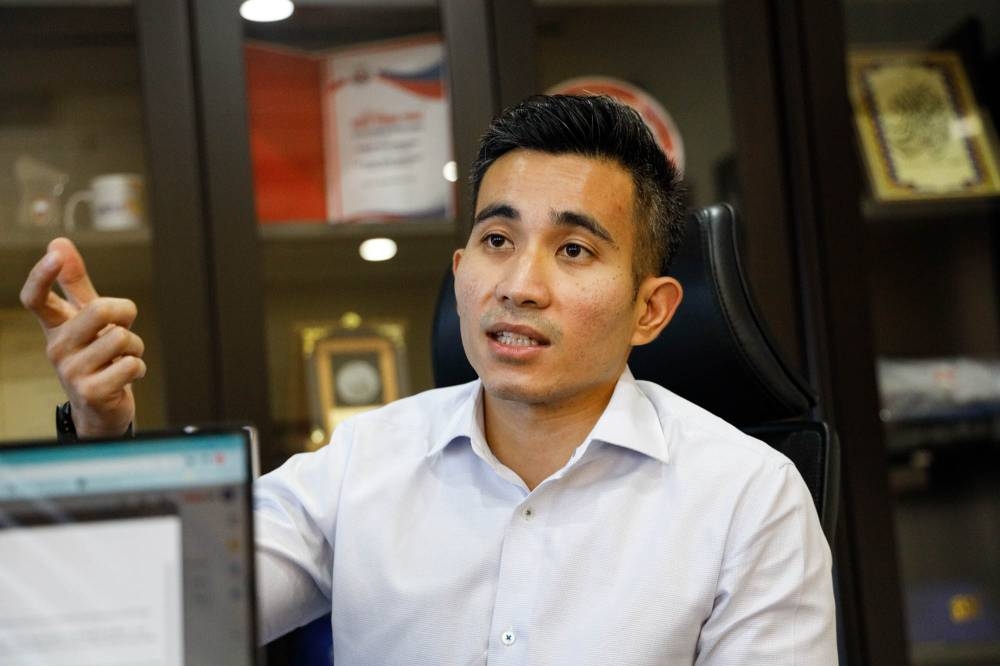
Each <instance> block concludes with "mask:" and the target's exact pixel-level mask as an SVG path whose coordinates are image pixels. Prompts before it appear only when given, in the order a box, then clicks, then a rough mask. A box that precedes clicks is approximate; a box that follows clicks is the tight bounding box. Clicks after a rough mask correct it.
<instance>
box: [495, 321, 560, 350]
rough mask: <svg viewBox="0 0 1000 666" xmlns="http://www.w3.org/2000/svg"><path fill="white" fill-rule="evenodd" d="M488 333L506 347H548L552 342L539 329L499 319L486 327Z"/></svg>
mask: <svg viewBox="0 0 1000 666" xmlns="http://www.w3.org/2000/svg"><path fill="white" fill-rule="evenodd" d="M486 335H488V336H489V337H490V338H491V339H492V340H495V341H496V342H497V343H499V344H501V345H503V346H505V347H521V348H526V347H547V346H548V345H549V344H550V342H549V338H548V337H546V336H545V334H544V333H542V332H541V331H540V330H539V329H537V328H535V327H533V326H525V325H524V324H512V323H509V322H502V321H498V322H496V323H494V324H492V325H491V326H489V327H487V328H486Z"/></svg>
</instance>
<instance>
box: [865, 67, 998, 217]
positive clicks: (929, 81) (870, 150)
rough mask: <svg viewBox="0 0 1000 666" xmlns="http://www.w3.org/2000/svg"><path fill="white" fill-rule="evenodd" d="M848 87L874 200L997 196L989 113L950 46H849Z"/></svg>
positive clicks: (993, 146) (993, 142) (995, 166)
mask: <svg viewBox="0 0 1000 666" xmlns="http://www.w3.org/2000/svg"><path fill="white" fill-rule="evenodd" d="M848 69H849V75H848V78H849V86H850V97H851V103H852V105H853V107H854V120H855V127H856V129H857V135H858V139H859V144H860V148H861V153H862V155H863V158H864V162H865V166H866V168H867V171H868V176H869V181H870V183H871V190H872V194H873V195H874V197H875V198H876V199H877V200H878V201H881V202H896V201H921V200H935V199H954V198H970V197H971V198H980V197H991V196H1000V170H998V159H997V150H996V142H995V138H994V136H993V132H992V130H991V124H990V118H989V114H988V113H987V112H986V111H985V109H982V108H981V107H980V105H979V103H978V101H977V100H976V98H975V96H974V94H973V89H972V86H971V85H970V82H969V78H968V76H967V75H966V72H965V68H964V67H963V66H962V60H961V58H960V57H959V56H958V54H956V53H954V52H951V51H911V50H855V51H852V52H851V53H850V55H849V63H848Z"/></svg>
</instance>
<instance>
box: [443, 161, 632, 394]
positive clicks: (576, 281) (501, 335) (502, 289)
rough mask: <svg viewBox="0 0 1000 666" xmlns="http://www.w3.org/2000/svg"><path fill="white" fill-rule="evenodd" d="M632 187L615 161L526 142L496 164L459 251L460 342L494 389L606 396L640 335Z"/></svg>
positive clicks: (483, 186)
mask: <svg viewBox="0 0 1000 666" xmlns="http://www.w3.org/2000/svg"><path fill="white" fill-rule="evenodd" d="M634 199H635V196H634V186H633V184H632V179H631V177H630V176H629V174H628V172H626V171H625V170H624V169H623V168H622V167H620V166H618V165H617V164H615V163H614V162H611V161H606V160H598V159H593V158H588V157H583V156H580V155H573V154H564V155H550V154H548V153H542V152H537V151H532V150H524V149H518V150H514V151H511V152H509V153H506V154H505V155H503V156H502V157H501V158H500V159H498V160H497V161H496V162H494V163H493V165H492V166H491V167H490V168H489V169H488V170H487V172H486V174H485V176H484V178H483V180H482V183H481V185H480V189H479V196H478V199H477V201H476V214H475V222H474V225H473V228H472V234H471V235H470V237H469V241H468V243H467V244H466V247H465V249H464V250H458V251H456V252H455V257H454V266H453V268H454V272H455V295H456V298H457V301H458V314H459V316H460V317H461V330H462V343H463V345H464V347H465V352H466V355H467V356H468V358H469V361H470V362H471V363H472V366H473V367H474V368H475V369H476V372H477V373H478V374H479V377H480V378H481V379H482V380H483V384H484V386H485V388H486V391H487V393H488V394H489V395H490V396H492V397H495V398H499V399H503V400H512V401H516V402H522V403H529V404H535V405H552V406H555V405H563V404H575V403H580V404H581V405H583V404H586V403H587V402H588V401H590V400H594V401H600V400H607V398H608V397H609V396H610V391H611V387H613V386H614V383H615V382H616V381H617V379H618V376H619V375H620V374H621V372H622V370H623V369H624V366H625V362H626V359H627V357H628V353H629V350H630V348H631V345H632V344H633V343H635V344H638V343H640V342H644V341H645V340H635V339H634V338H635V334H636V322H637V321H638V319H639V317H641V314H642V311H643V309H644V308H643V305H642V302H641V301H642V299H641V298H640V299H638V300H636V299H634V298H633V296H634V293H635V291H634V285H633V277H632V261H633V254H634V240H635V222H634V217H633V213H634V211H633V206H634V204H635V202H634Z"/></svg>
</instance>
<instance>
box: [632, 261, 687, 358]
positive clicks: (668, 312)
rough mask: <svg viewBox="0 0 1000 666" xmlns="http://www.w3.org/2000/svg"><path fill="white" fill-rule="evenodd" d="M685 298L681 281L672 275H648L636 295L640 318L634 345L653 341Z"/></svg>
mask: <svg viewBox="0 0 1000 666" xmlns="http://www.w3.org/2000/svg"><path fill="white" fill-rule="evenodd" d="M683 298H684V289H683V287H681V283H680V282H678V281H677V280H676V279H674V278H672V277H648V278H646V279H645V280H643V281H642V284H641V285H639V294H638V295H637V296H636V313H637V315H638V318H637V319H636V323H635V330H633V331H632V345H633V346H638V345H644V344H646V343H648V342H652V341H653V340H655V339H656V337H657V336H658V335H659V334H660V331H662V330H663V329H664V327H666V325H667V324H668V323H670V320H671V319H672V318H673V316H674V313H675V312H677V307H678V306H679V305H680V304H681V300H682V299H683Z"/></svg>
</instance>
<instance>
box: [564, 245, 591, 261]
mask: <svg viewBox="0 0 1000 666" xmlns="http://www.w3.org/2000/svg"><path fill="white" fill-rule="evenodd" d="M562 251H563V253H564V254H565V255H566V256H567V257H569V258H570V259H578V258H580V257H585V256H587V255H588V254H590V250H588V249H587V248H585V247H584V246H582V245H580V244H579V243H566V244H565V245H563V247H562Z"/></svg>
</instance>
